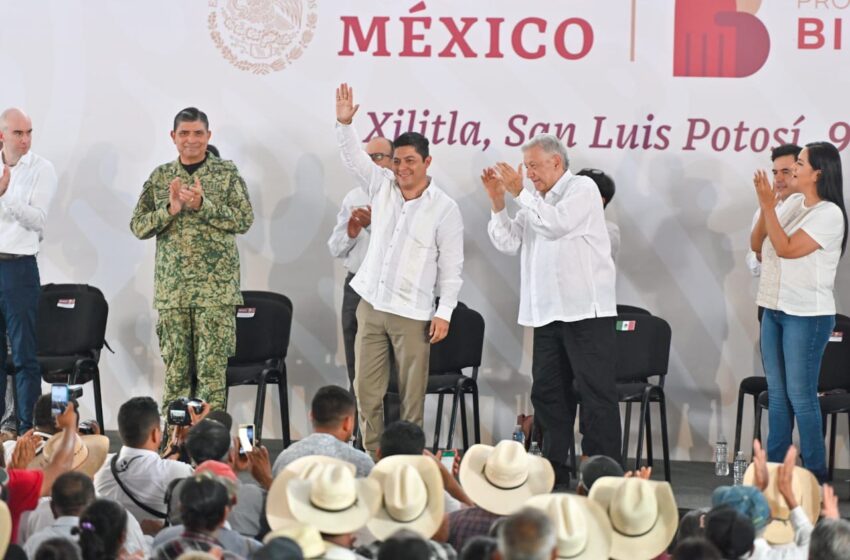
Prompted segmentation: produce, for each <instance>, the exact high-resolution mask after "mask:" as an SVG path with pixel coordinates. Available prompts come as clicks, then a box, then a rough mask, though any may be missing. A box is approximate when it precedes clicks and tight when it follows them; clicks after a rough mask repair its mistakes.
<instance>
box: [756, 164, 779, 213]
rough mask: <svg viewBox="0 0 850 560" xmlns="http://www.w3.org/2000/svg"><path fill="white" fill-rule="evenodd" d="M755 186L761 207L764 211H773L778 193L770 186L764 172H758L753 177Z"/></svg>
mask: <svg viewBox="0 0 850 560" xmlns="http://www.w3.org/2000/svg"><path fill="white" fill-rule="evenodd" d="M753 185H754V186H755V188H756V195H757V196H758V199H759V205H760V206H761V207H762V209H771V208H775V207H776V202H777V198H776V191H774V190H773V187H772V186H771V184H770V180H769V179H768V178H767V173H766V172H765V171H764V170H759V171H756V172H755V174H754V175H753Z"/></svg>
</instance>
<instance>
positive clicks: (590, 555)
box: [525, 494, 612, 560]
mask: <svg viewBox="0 0 850 560" xmlns="http://www.w3.org/2000/svg"><path fill="white" fill-rule="evenodd" d="M525 505H526V506H528V507H533V508H536V509H539V510H542V511H543V512H544V513H545V514H546V515H547V516H548V517H549V519H551V520H552V524H553V526H554V528H555V536H556V538H557V539H558V558H569V559H571V560H578V559H583V560H596V559H598V558H608V557H609V554H610V552H611V533H612V529H611V521H610V520H609V519H608V516H607V515H605V511H604V510H603V509H602V507H601V506H600V505H599V504H597V503H596V502H594V501H592V500H590V499H588V498H586V497H584V496H573V495H568V494H540V495H537V496H532V497H531V498H530V499H529V500H528V501H527V502H526V503H525Z"/></svg>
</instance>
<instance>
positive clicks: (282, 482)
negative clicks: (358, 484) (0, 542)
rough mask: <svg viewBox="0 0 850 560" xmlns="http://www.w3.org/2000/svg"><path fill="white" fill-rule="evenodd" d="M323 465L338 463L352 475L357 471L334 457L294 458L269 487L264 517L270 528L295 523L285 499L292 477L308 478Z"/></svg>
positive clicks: (273, 528)
mask: <svg viewBox="0 0 850 560" xmlns="http://www.w3.org/2000/svg"><path fill="white" fill-rule="evenodd" d="M325 465H339V466H342V467H343V468H346V469H348V470H350V471H351V474H352V476H354V475H355V474H356V472H357V469H356V467H355V466H354V465H352V464H351V463H349V462H347V461H343V460H341V459H336V458H334V457H326V456H324V455H310V456H308V457H300V458H298V459H295V460H294V461H292V462H291V463H289V464H288V465H286V467H284V469H283V470H282V471H280V472H279V473H278V475H277V476H276V477H275V479H274V481H273V482H272V485H271V487H270V488H269V493H268V498H267V500H266V518H267V520H268V522H269V527H271V529H272V530H273V531H274V530H277V529H283V528H286V527H287V526H289V525H292V524H293V523H295V519H294V518H293V517H292V512H291V511H290V510H289V504H288V502H287V500H286V487H287V485H288V484H289V481H290V480H292V479H296V478H297V479H303V480H306V479H309V478H312V477H314V476H317V475H318V474H319V472H320V471H321V470H322V468H323V467H324V466H325Z"/></svg>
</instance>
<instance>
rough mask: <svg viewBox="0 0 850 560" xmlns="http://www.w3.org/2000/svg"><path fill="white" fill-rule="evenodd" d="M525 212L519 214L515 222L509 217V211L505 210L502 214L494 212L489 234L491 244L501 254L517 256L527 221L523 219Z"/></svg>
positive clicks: (489, 225) (488, 229)
mask: <svg viewBox="0 0 850 560" xmlns="http://www.w3.org/2000/svg"><path fill="white" fill-rule="evenodd" d="M522 214H523V212H522V211H520V212H519V213H517V216H516V218H514V219H513V220H512V219H511V218H510V216H508V209H507V208H503V209H502V210H501V211H500V212H492V213H491V215H490V222H489V223H488V224H487V233H488V234H489V235H490V242H491V243H493V246H494V247H495V248H496V249H498V250H499V251H500V252H502V253H505V254H507V255H516V253H517V251H519V248H520V246H521V245H522V232H523V230H524V228H525V221H524V220H523V218H522Z"/></svg>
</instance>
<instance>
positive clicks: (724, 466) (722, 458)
mask: <svg viewBox="0 0 850 560" xmlns="http://www.w3.org/2000/svg"><path fill="white" fill-rule="evenodd" d="M714 474H715V475H717V476H729V455H728V451H727V445H726V436H723V435H721V436H720V439H718V440H717V447H715V448H714Z"/></svg>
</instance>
